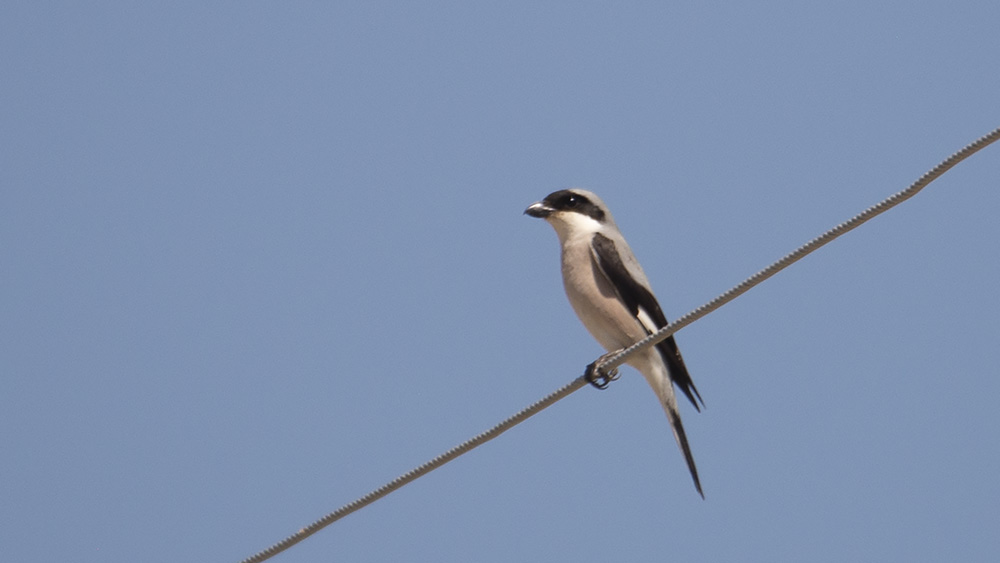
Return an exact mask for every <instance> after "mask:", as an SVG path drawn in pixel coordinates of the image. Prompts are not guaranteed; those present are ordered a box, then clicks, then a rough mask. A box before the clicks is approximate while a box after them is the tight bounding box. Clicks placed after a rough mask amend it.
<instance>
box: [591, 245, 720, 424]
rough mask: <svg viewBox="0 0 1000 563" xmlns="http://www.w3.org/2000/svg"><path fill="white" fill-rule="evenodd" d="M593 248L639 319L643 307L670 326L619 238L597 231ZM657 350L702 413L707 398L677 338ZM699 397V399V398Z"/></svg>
mask: <svg viewBox="0 0 1000 563" xmlns="http://www.w3.org/2000/svg"><path fill="white" fill-rule="evenodd" d="M593 248H594V251H595V253H596V254H597V260H598V266H600V267H601V270H602V271H603V272H604V273H605V275H607V276H608V278H609V279H610V280H611V283H612V285H614V286H615V289H616V291H617V292H618V298H619V299H621V300H622V302H623V303H625V306H626V307H628V310H629V311H631V312H632V314H633V315H635V317H636V318H638V317H639V310H640V309H642V310H644V311H646V313H647V314H648V315H649V317H650V318H651V319H653V322H654V323H656V328H657V329H660V328H663V327H665V326H667V318H666V317H665V316H664V315H663V310H661V309H660V304H659V303H657V302H656V297H654V296H653V294H652V293H651V292H650V291H649V289H647V288H646V287H645V286H643V285H642V284H640V283H639V282H637V281H636V280H635V278H633V277H632V274H630V273H629V271H628V268H626V267H625V264H624V263H623V262H622V258H621V255H619V254H618V249H617V248H616V247H615V241H613V240H611V239H609V238H608V237H606V236H604V235H602V234H601V233H597V234H595V235H594V241H593ZM646 332H647V334H652V332H650V331H649V330H647V331H646ZM656 349H657V350H659V351H660V356H662V357H663V361H664V362H665V363H666V364H667V369H668V370H670V378H671V379H672V380H673V381H674V383H675V384H676V385H677V387H679V388H680V390H681V391H683V392H684V394H685V395H687V398H688V400H689V401H691V404H692V405H694V408H695V410H697V411H699V412H700V411H701V408H700V407H699V406H698V402H699V401H700V402H701V405H702V406H704V405H705V401H703V400H702V398H701V394H700V393H698V389H697V388H696V387H695V386H694V382H693V381H691V376H690V375H689V374H688V370H687V367H686V366H685V365H684V358H682V357H681V351H680V350H678V349H677V342H676V341H675V340H674V337H673V336H670V338H667V339H666V340H663V341H661V342H660V343H659V344H657V345H656ZM695 397H697V398H698V399H697V400H695Z"/></svg>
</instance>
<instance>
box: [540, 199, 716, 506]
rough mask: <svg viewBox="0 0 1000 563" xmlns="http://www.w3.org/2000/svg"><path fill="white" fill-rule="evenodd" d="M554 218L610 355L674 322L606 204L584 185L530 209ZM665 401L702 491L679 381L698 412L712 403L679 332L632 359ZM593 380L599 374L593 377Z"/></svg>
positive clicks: (588, 318) (573, 287)
mask: <svg viewBox="0 0 1000 563" xmlns="http://www.w3.org/2000/svg"><path fill="white" fill-rule="evenodd" d="M524 212H525V213H526V214H527V215H530V216H532V217H538V218H541V219H545V220H546V221H548V223H549V224H550V225H552V227H553V228H554V229H555V230H556V235H558V236H559V245H560V246H561V247H562V277H563V286H564V287H565V289H566V296H567V297H568V298H569V303H570V305H572V306H573V310H574V311H576V316H578V317H580V321H581V322H583V325H584V326H585V327H587V330H588V331H590V334H591V335H593V337H594V338H595V339H596V340H597V342H598V343H600V345H601V346H603V347H604V348H605V349H606V350H607V351H608V352H609V353H610V352H614V351H616V350H619V349H621V348H625V347H627V346H630V345H632V344H635V343H636V342H638V341H639V340H642V339H643V338H645V337H646V336H647V335H649V334H652V333H654V332H656V331H657V330H658V329H660V328H663V327H664V326H666V325H667V319H666V317H665V316H664V315H663V311H662V310H661V309H660V305H659V303H657V302H656V297H654V296H653V291H652V290H651V289H650V287H649V281H648V280H647V279H646V274H644V273H643V271H642V267H641V266H639V262H638V261H637V260H636V259H635V256H634V255H633V254H632V250H631V249H630V248H629V246H628V243H627V242H625V237H623V236H622V234H621V232H620V231H619V230H618V226H617V225H615V220H614V219H613V218H612V217H611V212H610V211H608V208H607V206H606V205H604V202H603V201H601V200H600V198H598V197H597V195H596V194H594V193H592V192H589V191H586V190H580V189H571V190H560V191H557V192H553V193H551V194H549V195H548V196H546V197H545V199H543V200H542V201H539V202H537V203H533V204H531V206H530V207H528V208H527V209H525V210H524ZM628 363H629V365H631V366H632V367H634V368H635V369H637V370H638V371H639V373H641V374H642V375H643V377H645V378H646V381H647V382H648V383H649V385H650V387H652V388H653V391H655V392H656V395H657V396H658V397H659V399H660V404H661V405H662V406H663V410H664V411H666V413H667V419H668V420H669V421H670V426H671V428H672V429H673V431H674V438H676V440H677V445H678V446H679V447H680V449H681V452H683V454H684V459H685V461H687V466H688V470H690V471H691V477H692V479H694V486H695V488H696V489H697V490H698V494H700V495H701V496H702V498H704V497H705V493H703V492H702V490H701V481H700V480H699V479H698V469H697V468H696V467H695V465H694V457H693V456H692V455H691V448H690V446H688V439H687V435H686V434H685V433H684V426H683V424H682V423H681V415H680V412H679V411H678V410H677V396H676V395H675V394H674V387H673V386H674V385H676V386H677V387H678V388H679V389H680V390H681V391H683V392H684V394H685V395H686V396H687V398H688V399H689V400H690V401H691V404H693V405H694V408H695V409H696V410H698V411H701V409H700V408H699V406H698V403H699V402H701V404H702V406H704V401H702V399H701V395H700V394H699V393H698V390H697V389H696V388H695V386H694V383H693V382H692V381H691V376H690V375H688V371H687V368H686V367H685V366H684V360H683V358H681V353H680V351H679V350H678V349H677V342H676V341H675V340H674V337H673V336H671V337H670V338H667V339H666V340H663V341H662V342H660V343H659V344H657V345H656V346H655V347H652V348H648V349H647V350H646V351H645V352H642V353H639V354H635V355H633V356H632V358H631V359H630V360H629V361H628ZM591 382H593V380H591Z"/></svg>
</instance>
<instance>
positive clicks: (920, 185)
mask: <svg viewBox="0 0 1000 563" xmlns="http://www.w3.org/2000/svg"><path fill="white" fill-rule="evenodd" d="M997 139H1000V127H998V128H997V129H994V130H993V131H990V132H989V133H987V134H986V135H983V136H982V137H980V138H978V139H976V140H975V141H973V142H972V143H970V144H968V145H966V146H965V147H963V148H962V150H960V151H958V152H956V153H955V154H953V155H951V156H949V157H948V158H946V159H944V160H943V161H942V162H941V163H940V164H938V165H937V166H935V167H934V168H932V169H930V170H929V171H928V172H926V173H925V174H924V175H923V176H921V177H920V178H918V179H917V181H916V182H913V183H912V184H910V187H908V188H906V189H905V190H903V191H900V192H896V193H895V194H893V195H891V196H889V197H887V198H885V199H883V200H882V201H880V202H878V203H877V204H875V205H873V206H871V207H869V208H868V209H865V210H864V211H862V212H861V213H859V214H857V215H855V216H854V217H852V218H851V219H850V220H849V221H846V222H844V223H841V224H839V225H837V226H836V227H834V228H832V229H830V230H829V231H827V232H825V233H823V234H822V235H820V236H818V237H816V238H814V239H812V240H811V241H809V242H807V243H805V244H803V245H802V246H800V247H798V248H796V249H795V250H793V251H792V252H790V253H788V254H786V255H785V256H784V257H783V258H781V259H780V260H778V261H777V262H775V263H773V264H771V265H770V266H768V267H766V268H764V269H763V270H761V271H759V272H757V273H756V274H754V275H752V276H750V277H749V278H747V279H745V280H743V282H742V283H740V284H739V285H737V286H736V287H733V288H732V289H730V290H729V291H727V292H725V293H723V294H722V295H720V296H718V297H716V298H715V299H713V300H711V301H709V302H708V303H705V304H704V305H702V306H701V307H698V308H697V309H695V310H694V311H691V312H690V313H688V314H686V315H684V316H682V317H680V318H678V319H677V320H676V321H674V322H672V323H670V324H668V325H667V326H665V327H663V328H661V329H660V330H659V331H657V332H655V333H653V334H650V335H649V336H647V337H646V338H643V339H642V340H640V341H638V342H636V343H635V344H633V345H631V346H629V347H628V348H624V349H622V350H619V351H618V352H616V353H614V354H609V355H607V356H604V357H603V361H600V360H599V361H598V363H597V366H596V368H597V370H598V371H599V372H603V373H607V372H610V371H611V370H612V369H614V368H616V367H618V366H620V365H622V364H624V363H625V362H626V361H627V360H628V358H629V357H630V356H632V355H633V354H636V353H638V352H639V351H641V350H645V349H647V348H649V347H650V346H655V345H656V344H657V343H658V342H660V341H662V340H666V339H667V338H668V337H669V336H670V335H671V334H674V333H675V332H677V331H678V330H680V329H682V328H684V327H686V326H687V325H689V324H691V323H693V322H695V321H697V320H698V319H700V318H702V317H704V316H705V315H707V314H709V313H711V312H712V311H715V310H716V309H718V308H719V307H722V306H723V305H725V304H726V303H729V302H730V301H732V300H733V299H736V298H737V297H739V296H740V295H743V294H744V293H746V292H747V291H749V290H750V288H752V287H754V286H755V285H757V284H759V283H761V282H762V281H764V280H766V279H767V278H769V277H771V276H773V275H774V274H777V273H778V272H780V271H781V270H784V269H785V268H787V267H788V266H791V265H792V264H794V263H795V262H798V261H799V260H801V259H802V258H804V257H805V256H806V255H807V254H809V253H811V252H812V251H814V250H816V249H818V248H819V247H821V246H823V245H825V244H826V243H828V242H830V241H832V240H833V239H835V238H837V237H839V236H840V235H842V234H844V233H846V232H848V231H851V230H853V229H855V228H857V227H860V226H861V225H862V224H863V223H865V222H866V221H868V220H869V219H872V218H873V217H875V216H876V215H879V214H881V213H884V212H886V211H888V210H890V209H892V208H893V207H895V206H897V205H899V204H900V203H902V202H904V201H906V200H908V199H910V198H911V197H913V196H915V195H917V192H919V191H920V190H922V189H924V187H925V186H927V184H930V183H931V182H933V181H934V180H936V179H938V178H939V177H940V176H941V175H942V174H944V173H945V172H947V171H948V170H950V169H951V168H952V167H953V166H955V165H956V164H958V163H959V162H962V161H963V160H965V159H966V158H968V157H970V156H972V155H973V154H975V153H977V152H979V151H980V150H981V149H983V148H985V147H987V146H989V145H990V144H991V143H993V142H994V141H996V140H997Z"/></svg>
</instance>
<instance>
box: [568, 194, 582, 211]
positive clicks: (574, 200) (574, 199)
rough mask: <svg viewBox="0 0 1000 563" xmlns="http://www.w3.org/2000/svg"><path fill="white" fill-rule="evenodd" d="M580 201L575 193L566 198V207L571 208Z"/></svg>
mask: <svg viewBox="0 0 1000 563" xmlns="http://www.w3.org/2000/svg"><path fill="white" fill-rule="evenodd" d="M579 203H580V200H579V199H577V197H576V196H575V195H571V196H569V198H567V199H566V207H569V208H570V209H572V208H574V207H576V206H577V205H578V204H579Z"/></svg>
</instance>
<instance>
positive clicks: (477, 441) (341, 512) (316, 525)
mask: <svg viewBox="0 0 1000 563" xmlns="http://www.w3.org/2000/svg"><path fill="white" fill-rule="evenodd" d="M584 385H587V379H586V378H585V377H584V376H582V375H581V376H580V377H578V378H576V379H574V380H573V381H571V382H569V383H567V384H566V385H564V386H563V387H561V388H559V389H557V390H555V391H553V392H552V393H551V394H549V395H548V396H547V397H545V398H543V399H541V400H539V401H538V402H536V403H534V404H532V405H530V406H528V407H527V408H525V409H524V410H522V411H521V412H519V413H517V414H515V415H514V416H512V417H510V418H508V419H507V420H504V421H503V422H501V423H500V424H497V425H496V426H494V427H493V428H490V429H489V430H487V431H485V432H483V433H482V434H479V435H478V436H475V437H474V438H472V439H470V440H467V441H465V442H462V443H461V444H459V445H457V446H455V447H454V448H452V449H450V450H448V451H446V452H444V453H443V454H441V455H439V456H437V457H436V458H434V459H432V460H430V461H428V462H427V463H424V464H423V465H421V466H419V467H417V468H415V469H411V470H410V471H408V472H406V473H404V474H402V475H400V476H399V477H396V478H395V479H393V480H392V481H389V482H388V483H386V484H385V485H382V486H381V487H379V488H377V489H375V490H374V491H372V492H370V493H368V494H367V495H365V496H363V497H361V498H359V499H357V500H355V501H353V502H351V503H348V504H345V505H344V506H342V507H340V508H338V509H337V510H335V511H333V512H331V513H329V514H327V515H326V516H324V517H322V518H320V519H319V520H317V521H315V522H313V523H312V524H310V525H308V526H306V527H305V528H302V529H301V530H299V531H298V532H296V533H294V534H292V535H290V536H288V537H287V538H285V539H283V540H281V541H280V542H278V543H276V544H274V545H272V546H271V547H269V548H267V549H265V550H264V551H261V552H260V553H257V554H256V555H254V556H252V557H248V558H246V559H244V560H243V561H241V562H240V563H257V562H259V561H264V560H265V559H270V558H271V557H273V556H275V555H277V554H279V553H281V552H282V551H285V550H286V549H288V548H289V547H292V546H293V545H295V544H297V543H299V542H300V541H302V540H304V539H306V538H308V537H309V536H311V535H313V534H315V533H316V532H318V531H320V530H321V529H323V528H325V527H327V526H329V525H330V524H333V523H334V522H336V521H337V520H340V519H341V518H343V517H344V516H347V515H348V514H350V513H352V512H355V511H357V510H360V509H361V508H363V507H365V506H368V505H369V504H371V503H373V502H375V501H377V500H378V499H380V498H382V497H384V496H385V495H387V494H389V493H391V492H393V491H395V490H396V489H398V488H400V487H402V486H403V485H405V484H407V483H409V482H410V481H413V480H414V479H416V478H418V477H422V476H424V475H426V474H428V473H430V472H431V471H434V470H435V469H437V468H438V467H441V466H442V465H444V464H446V463H448V462H449V461H451V460H453V459H455V458H456V457H458V456H460V455H462V454H464V453H465V452H468V451H469V450H472V449H474V448H476V447H477V446H481V445H483V444H485V443H486V442H489V441H490V440H492V439H493V438H496V437H497V436H499V435H500V434H503V433H504V432H506V431H508V430H510V429H511V428H513V427H514V426H516V425H518V424H520V423H521V422H524V421H525V420H527V419H528V418H530V417H532V416H534V415H536V414H538V413H540V412H541V411H543V410H545V409H546V408H547V407H550V406H552V405H553V404H555V403H556V401H558V400H560V399H562V398H564V397H566V396H567V395H569V394H570V393H572V392H574V391H576V390H578V389H580V388H581V387H583V386H584Z"/></svg>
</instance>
